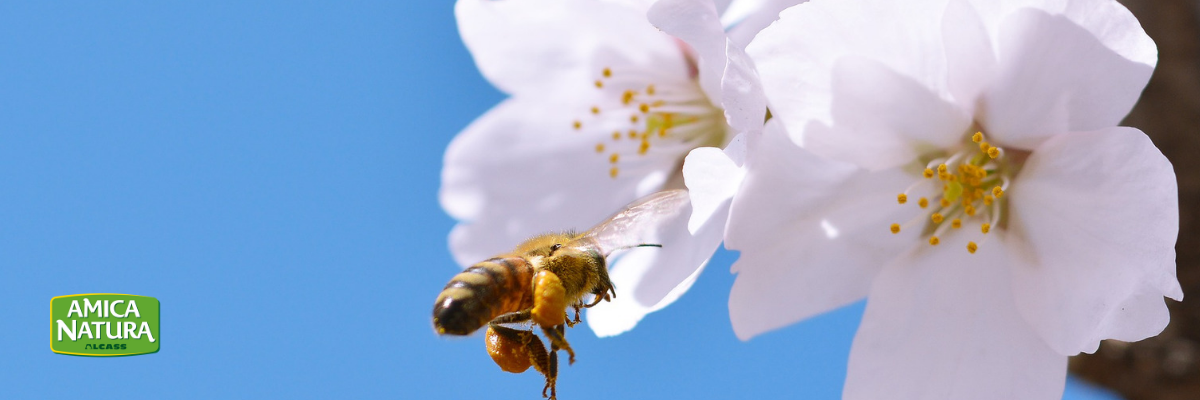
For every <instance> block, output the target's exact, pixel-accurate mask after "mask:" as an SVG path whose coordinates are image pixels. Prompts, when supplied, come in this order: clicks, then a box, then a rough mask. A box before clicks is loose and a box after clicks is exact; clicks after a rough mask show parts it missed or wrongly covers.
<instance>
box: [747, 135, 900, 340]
mask: <svg viewBox="0 0 1200 400" xmlns="http://www.w3.org/2000/svg"><path fill="white" fill-rule="evenodd" d="M776 126H777V124H774V123H770V122H769V123H768V124H767V130H766V132H765V133H764V136H763V137H762V140H760V141H757V142H752V143H751V147H750V149H749V154H747V159H746V165H747V172H746V176H745V179H744V180H743V181H742V185H741V188H740V189H739V190H738V192H737V194H736V195H735V196H734V198H733V205H732V208H731V211H730V217H729V227H728V228H727V230H726V237H725V239H726V242H725V245H726V247H727V248H730V249H733V250H739V251H741V255H740V257H739V259H738V261H737V262H736V263H734V265H733V271H734V272H736V273H737V274H738V276H737V279H736V280H735V282H734V285H733V290H732V292H731V293H730V295H729V314H730V318H731V319H732V321H733V329H734V332H735V333H736V334H737V336H738V338H740V339H742V340H747V339H749V338H751V337H753V336H756V335H758V334H761V333H763V332H766V331H769V330H772V329H776V328H779V327H782V326H785V325H788V324H791V323H793V322H796V321H799V320H802V319H805V318H808V317H811V316H813V315H816V314H819V313H822V312H825V311H828V310H831V309H834V308H837V307H840V306H843V305H846V304H849V303H851V302H853V301H855V300H857V299H860V298H862V297H863V296H864V295H866V293H867V288H868V287H869V285H870V281H871V279H872V277H873V276H874V275H875V273H876V271H877V270H878V269H879V266H880V265H882V264H883V263H884V262H885V261H887V260H889V259H891V258H892V257H894V256H896V255H897V254H898V253H899V252H900V251H901V250H902V249H903V248H904V247H905V246H907V245H910V244H911V243H912V241H914V240H916V239H914V238H913V237H912V236H913V234H915V233H917V232H915V229H914V230H913V231H914V232H908V231H904V232H901V234H900V235H892V234H891V233H890V232H889V231H888V227H889V225H891V223H893V222H897V223H898V222H903V221H904V220H907V219H908V218H909V217H911V216H912V209H905V208H903V207H901V206H899V205H897V204H896V194H897V193H900V192H901V191H903V190H904V188H905V186H907V185H908V183H910V182H912V181H913V180H915V179H917V178H913V177H909V176H908V175H906V174H904V173H902V172H899V171H897V170H887V171H881V172H866V171H863V170H861V169H858V168H855V167H854V166H852V165H849V164H845V163H837V162H832V161H827V160H824V159H821V158H819V157H817V156H815V155H812V154H810V153H808V152H806V151H804V150H803V149H800V148H798V147H796V146H795V145H794V144H792V143H791V141H790V140H789V139H788V138H787V137H786V134H785V133H784V132H782V130H781V129H775V127H776ZM914 207H915V206H914Z"/></svg>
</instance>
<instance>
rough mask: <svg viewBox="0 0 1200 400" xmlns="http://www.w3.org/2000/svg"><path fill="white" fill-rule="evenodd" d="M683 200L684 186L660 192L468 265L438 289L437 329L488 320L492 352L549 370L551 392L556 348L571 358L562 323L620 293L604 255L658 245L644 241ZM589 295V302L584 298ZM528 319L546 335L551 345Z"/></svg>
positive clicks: (516, 365)
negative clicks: (585, 225) (588, 224)
mask: <svg viewBox="0 0 1200 400" xmlns="http://www.w3.org/2000/svg"><path fill="white" fill-rule="evenodd" d="M687 204H688V195H687V191H685V190H668V191H662V192H658V193H655V194H651V195H649V196H646V197H643V198H641V199H639V200H637V201H635V202H633V203H631V204H630V205H628V206H626V207H625V209H623V210H621V211H620V212H617V213H616V214H614V215H613V216H612V217H610V218H608V219H607V220H605V221H604V222H601V223H600V224H598V225H596V226H595V227H593V228H592V229H589V230H588V231H586V232H583V233H576V232H572V231H567V232H562V233H547V234H542V235H538V236H535V237H533V238H531V239H529V240H526V241H525V242H523V243H521V244H520V245H518V246H517V248H516V249H514V250H513V251H511V252H508V253H504V254H500V255H497V256H495V257H493V258H491V259H488V260H484V261H482V262H479V263H477V264H475V265H472V266H471V267H469V268H467V269H466V270H465V271H463V272H461V273H459V274H458V275H455V276H454V278H452V279H451V280H450V283H448V284H446V287H445V288H444V289H442V292H441V294H439V295H438V297H437V301H436V302H435V303H434V305H433V326H434V329H435V330H436V331H437V333H438V334H440V335H469V334H471V333H472V332H475V331H476V330H478V329H479V328H482V327H483V326H484V325H487V327H488V329H487V333H486V334H485V335H484V340H485V343H486V345H487V350H488V354H490V355H491V356H492V360H493V361H495V362H496V364H497V365H499V366H500V368H501V369H503V370H504V371H508V372H513V373H520V372H524V371H526V370H528V369H529V367H530V366H532V367H534V368H535V369H536V370H537V371H538V372H539V373H541V374H542V375H544V376H545V377H546V386H544V387H543V388H542V397H549V398H550V399H552V400H553V399H555V398H556V393H555V382H556V380H557V377H558V351H559V350H564V351H566V352H567V354H568V355H569V360H570V363H572V364H573V363H574V362H575V351H574V350H573V349H571V345H570V344H569V343H567V339H566V337H565V334H566V328H567V327H570V326H574V325H575V324H577V323H579V311H580V309H582V308H590V307H593V306H595V305H597V304H599V303H600V301H601V300H604V301H608V300H611V299H612V298H613V297H615V296H616V295H617V292H616V289H615V288H614V287H613V284H612V281H610V280H609V278H608V266H607V262H606V260H607V258H608V256H609V255H610V254H612V253H613V252H615V251H617V250H622V249H629V248H633V247H662V246H661V245H658V244H647V243H644V242H645V241H646V239H649V238H650V237H652V235H653V234H654V233H655V231H656V230H657V228H658V227H659V226H660V225H662V224H663V222H665V221H666V220H669V219H671V218H674V217H676V216H678V215H680V214H681V211H682V210H683V209H684V208H685V207H684V206H685V205H687ZM588 295H590V296H591V301H590V302H587V301H585V298H587V297H588ZM568 307H571V308H574V311H575V315H574V318H569V316H568V315H567V308H568ZM530 323H532V325H533V326H537V327H538V328H540V329H541V331H542V334H543V335H544V336H545V337H546V339H547V340H548V341H549V342H550V350H549V351H547V350H546V347H545V345H544V343H543V342H542V341H541V339H540V338H538V336H537V335H536V334H535V333H534V332H533V326H531V325H530ZM513 326H524V327H525V328H523V329H518V328H514V327H513ZM547 392H549V394H548V395H547Z"/></svg>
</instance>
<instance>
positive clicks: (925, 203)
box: [917, 197, 929, 208]
mask: <svg viewBox="0 0 1200 400" xmlns="http://www.w3.org/2000/svg"><path fill="white" fill-rule="evenodd" d="M917 205H918V206H921V208H925V207H929V199H927V198H924V197H922V198H921V199H920V200H917Z"/></svg>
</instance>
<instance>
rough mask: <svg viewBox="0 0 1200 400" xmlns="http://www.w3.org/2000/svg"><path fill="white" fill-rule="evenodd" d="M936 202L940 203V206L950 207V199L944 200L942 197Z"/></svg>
mask: <svg viewBox="0 0 1200 400" xmlns="http://www.w3.org/2000/svg"><path fill="white" fill-rule="evenodd" d="M938 204H941V205H942V207H950V200H946V198H945V197H943V198H942V200H941V201H939V202H938Z"/></svg>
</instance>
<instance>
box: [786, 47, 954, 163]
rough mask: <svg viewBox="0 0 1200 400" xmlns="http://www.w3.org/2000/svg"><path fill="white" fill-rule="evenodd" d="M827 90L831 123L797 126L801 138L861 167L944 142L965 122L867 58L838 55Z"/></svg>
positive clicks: (905, 157)
mask: <svg viewBox="0 0 1200 400" xmlns="http://www.w3.org/2000/svg"><path fill="white" fill-rule="evenodd" d="M832 90H833V98H832V99H831V102H830V108H831V109H832V112H833V125H831V126H828V127H826V126H823V125H821V124H812V125H811V126H810V127H809V128H808V129H807V130H806V131H804V132H802V136H801V139H802V140H803V142H802V143H803V145H804V146H805V148H808V149H810V150H812V151H813V152H814V153H817V154H821V155H824V156H827V157H829V158H833V159H837V160H842V161H846V162H851V163H854V164H855V165H858V166H859V167H862V168H866V169H870V170H880V169H884V168H892V167H897V166H900V165H903V164H906V163H909V162H912V160H915V159H916V158H917V156H919V155H920V154H921V153H922V152H923V151H927V150H928V149H930V148H935V149H945V148H949V147H951V146H954V145H956V144H957V143H959V142H960V141H961V140H962V136H963V133H964V132H966V130H967V128H968V127H970V125H971V119H970V117H968V116H967V114H966V113H965V112H964V111H963V110H961V109H959V108H958V107H957V106H956V105H955V104H952V103H950V102H948V101H946V100H943V99H941V98H940V97H939V96H938V95H937V94H936V93H933V92H931V91H929V89H928V88H926V87H924V86H922V85H921V84H920V83H919V82H917V81H916V80H914V79H911V78H908V77H906V76H904V75H901V74H899V73H896V72H895V71H892V70H891V69H889V68H888V67H887V66H885V65H883V64H882V63H880V62H878V61H875V60H871V59H868V58H863V57H859V56H846V57H842V58H841V59H840V60H838V61H837V62H836V63H835V65H834V67H833V86H832ZM779 112H780V113H783V112H784V110H780V111H779ZM785 123H786V121H785ZM793 137H795V135H793Z"/></svg>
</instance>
